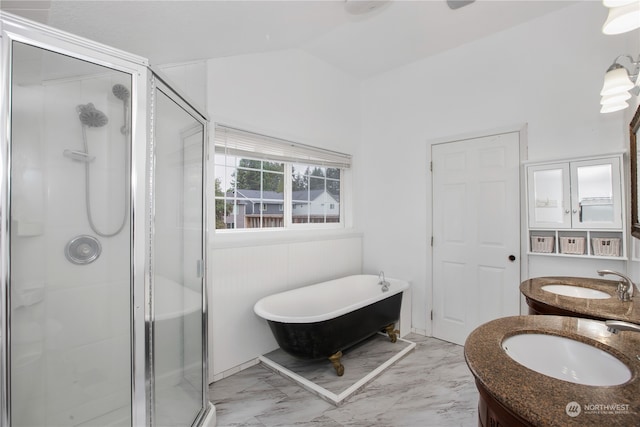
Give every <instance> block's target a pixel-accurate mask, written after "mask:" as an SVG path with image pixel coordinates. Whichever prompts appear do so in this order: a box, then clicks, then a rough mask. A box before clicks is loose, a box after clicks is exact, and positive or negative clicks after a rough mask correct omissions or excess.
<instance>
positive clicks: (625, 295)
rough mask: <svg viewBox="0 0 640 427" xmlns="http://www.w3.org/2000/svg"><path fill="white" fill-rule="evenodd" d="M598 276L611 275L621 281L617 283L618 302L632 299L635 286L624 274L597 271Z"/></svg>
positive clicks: (611, 271)
mask: <svg viewBox="0 0 640 427" xmlns="http://www.w3.org/2000/svg"><path fill="white" fill-rule="evenodd" d="M598 274H599V275H600V276H604V275H606V274H611V275H613V276H618V277H619V278H620V279H622V280H620V281H619V282H618V299H619V300H620V301H631V298H633V291H634V289H635V288H636V285H635V284H634V283H633V280H631V279H630V278H628V277H627V276H625V275H624V274H622V273H618V272H617V271H613V270H598ZM636 290H637V289H636Z"/></svg>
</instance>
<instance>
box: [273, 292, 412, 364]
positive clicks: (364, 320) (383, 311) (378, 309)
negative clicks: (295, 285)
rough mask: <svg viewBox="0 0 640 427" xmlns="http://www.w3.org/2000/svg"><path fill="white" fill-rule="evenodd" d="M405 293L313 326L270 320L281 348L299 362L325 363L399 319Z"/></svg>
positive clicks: (310, 324)
mask: <svg viewBox="0 0 640 427" xmlns="http://www.w3.org/2000/svg"><path fill="white" fill-rule="evenodd" d="M401 304H402V292H400V293H398V294H395V295H392V296H390V297H388V298H385V299H383V300H380V301H377V302H375V303H373V304H371V305H368V306H366V307H362V308H359V309H358V310H355V311H352V312H350V313H347V314H343V315H342V316H338V317H335V318H333V319H329V320H324V321H321V322H314V323H282V322H274V321H272V320H269V321H268V323H269V327H270V328H271V332H273V336H274V337H275V338H276V341H277V342H278V345H279V346H280V348H282V349H283V350H284V351H286V352H287V353H289V354H290V355H292V356H295V357H298V358H300V359H308V360H314V359H326V358H327V357H329V356H331V355H333V354H335V353H336V352H338V351H342V350H345V349H347V348H349V347H351V346H353V345H355V344H357V343H358V342H360V341H362V340H364V339H366V338H368V337H370V336H371V335H373V334H375V333H376V332H378V331H380V330H382V329H384V328H385V327H386V326H388V325H390V324H392V323H395V322H397V321H398V319H400V306H401Z"/></svg>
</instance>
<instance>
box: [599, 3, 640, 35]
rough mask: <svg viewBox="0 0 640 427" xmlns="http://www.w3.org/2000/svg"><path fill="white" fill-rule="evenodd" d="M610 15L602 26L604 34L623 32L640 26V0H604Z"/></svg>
mask: <svg viewBox="0 0 640 427" xmlns="http://www.w3.org/2000/svg"><path fill="white" fill-rule="evenodd" d="M602 3H603V4H604V5H605V6H606V7H608V8H609V16H608V17H607V20H606V21H605V23H604V25H603V26H602V32H603V33H604V34H622V33H626V32H628V31H632V30H635V29H636V28H640V0H603V2H602Z"/></svg>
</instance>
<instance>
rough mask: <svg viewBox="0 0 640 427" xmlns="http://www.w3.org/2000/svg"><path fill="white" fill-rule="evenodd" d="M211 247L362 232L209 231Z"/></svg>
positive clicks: (333, 237) (346, 236)
mask: <svg viewBox="0 0 640 427" xmlns="http://www.w3.org/2000/svg"><path fill="white" fill-rule="evenodd" d="M209 236H210V238H209V245H210V246H209V247H210V248H211V249H224V248H237V247H247V246H268V245H280V244H285V243H300V242H311V241H321V240H336V239H349V238H353V237H362V232H361V231H357V230H354V229H353V228H332V229H301V230H251V231H246V232H243V231H234V232H230V233H225V232H222V233H220V232H218V233H216V232H215V231H213V232H210V233H209Z"/></svg>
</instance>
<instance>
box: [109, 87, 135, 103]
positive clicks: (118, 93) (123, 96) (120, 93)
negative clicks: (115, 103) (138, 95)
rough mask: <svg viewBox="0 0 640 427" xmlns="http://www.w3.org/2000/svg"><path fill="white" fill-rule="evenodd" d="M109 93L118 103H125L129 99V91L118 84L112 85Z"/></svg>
mask: <svg viewBox="0 0 640 427" xmlns="http://www.w3.org/2000/svg"><path fill="white" fill-rule="evenodd" d="M111 92H113V95H114V96H115V97H116V98H118V99H119V100H120V101H127V100H128V99H129V96H131V92H129V89H127V87H126V86H124V85H121V84H120V83H118V84H115V85H113V88H111Z"/></svg>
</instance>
